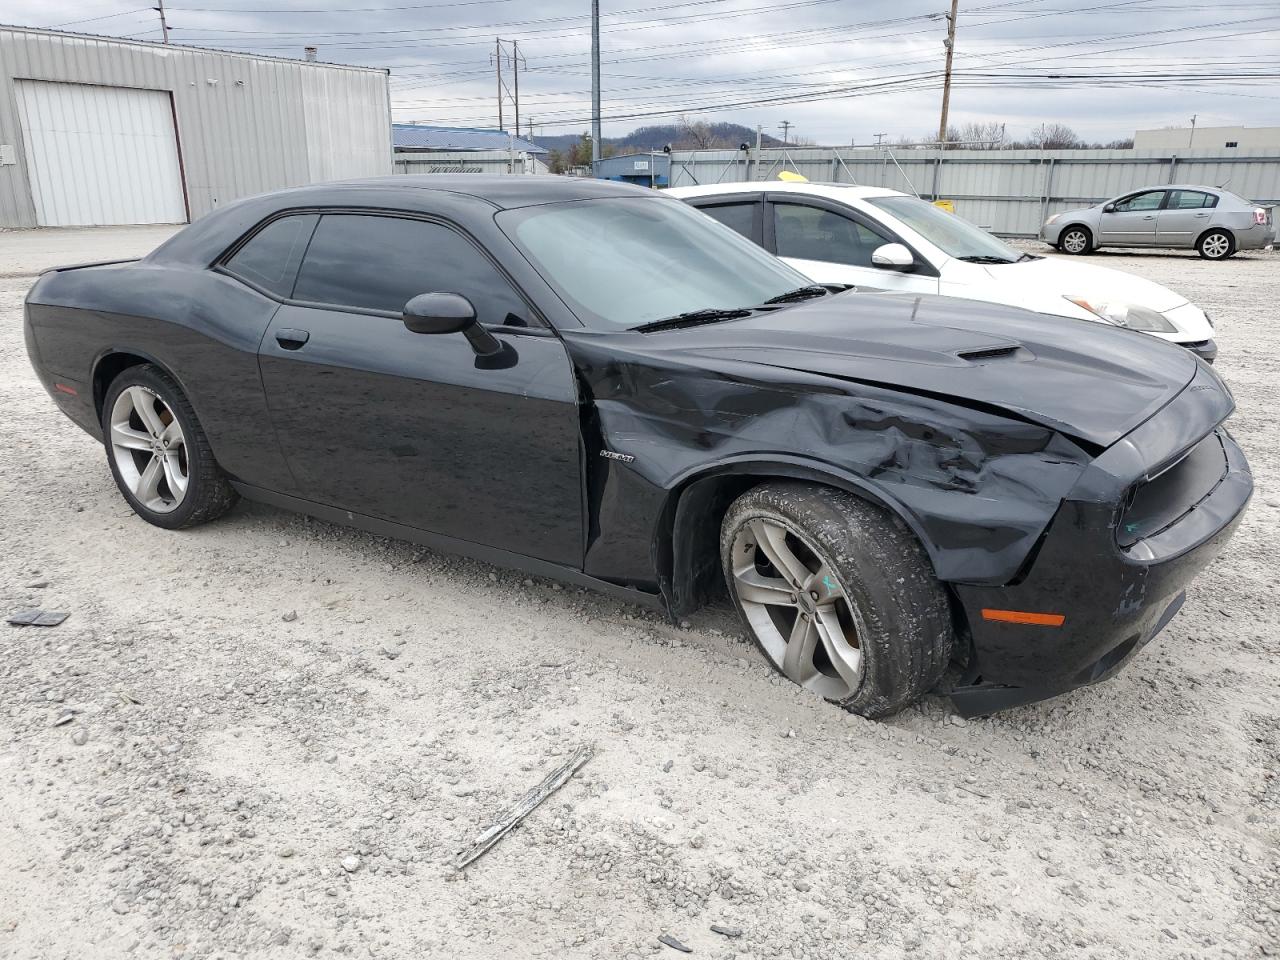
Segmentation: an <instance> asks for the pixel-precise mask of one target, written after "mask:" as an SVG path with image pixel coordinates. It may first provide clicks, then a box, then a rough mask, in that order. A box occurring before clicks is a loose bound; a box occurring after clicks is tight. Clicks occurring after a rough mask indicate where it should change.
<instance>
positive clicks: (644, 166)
mask: <svg viewBox="0 0 1280 960" xmlns="http://www.w3.org/2000/svg"><path fill="white" fill-rule="evenodd" d="M592 173H593V175H594V176H595V177H596V179H598V180H620V181H622V182H623V183H634V184H638V185H639V186H642V187H649V186H654V187H665V186H669V184H670V174H671V157H670V156H669V155H667V154H665V153H660V152H659V151H657V150H654V151H653V152H651V153H623V154H620V155H618V156H616V157H606V158H604V159H602V160H597V161H596V162H595V163H594V164H592Z"/></svg>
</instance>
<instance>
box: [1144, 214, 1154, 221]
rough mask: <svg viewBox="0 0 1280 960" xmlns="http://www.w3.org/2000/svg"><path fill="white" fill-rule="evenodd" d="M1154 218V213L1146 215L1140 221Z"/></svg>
mask: <svg viewBox="0 0 1280 960" xmlns="http://www.w3.org/2000/svg"><path fill="white" fill-rule="evenodd" d="M1155 218H1156V217H1155V214H1154V213H1150V214H1147V216H1145V217H1143V218H1142V219H1143V220H1154V219H1155Z"/></svg>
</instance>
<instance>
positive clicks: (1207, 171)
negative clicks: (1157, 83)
mask: <svg viewBox="0 0 1280 960" xmlns="http://www.w3.org/2000/svg"><path fill="white" fill-rule="evenodd" d="M753 152H754V151H753ZM753 161H754V158H753V157H751V156H749V155H748V154H747V153H745V152H743V151H740V150H702V151H677V152H675V153H673V154H672V155H671V185H672V186H673V187H687V186H692V185H694V184H712V183H731V182H735V181H744V180H750V179H753V178H755V177H758V178H759V179H762V180H772V179H776V178H777V175H778V172H779V171H781V170H792V171H794V172H796V173H800V174H803V175H804V176H806V177H808V178H809V179H810V180H814V181H822V182H826V183H858V184H862V185H863V186H873V187H887V188H889V189H891V190H901V191H903V192H905V193H918V194H919V195H920V196H922V197H924V198H925V199H929V200H936V199H949V200H954V201H955V202H956V213H958V214H959V215H960V216H962V217H964V218H965V219H967V220H970V221H972V222H973V223H977V224H980V225H981V226H984V227H987V228H988V229H990V230H992V231H994V232H995V233H999V234H1002V235H1005V236H1025V237H1031V236H1035V235H1036V234H1037V233H1038V232H1039V230H1040V225H1041V224H1042V223H1043V222H1044V219H1045V218H1046V217H1047V216H1049V215H1050V214H1053V213H1057V212H1059V211H1061V210H1068V209H1071V208H1072V207H1081V206H1089V205H1091V204H1094V203H1099V202H1101V201H1103V200H1107V199H1110V198H1111V197H1114V196H1116V195H1117V194H1120V193H1124V192H1125V191H1126V190H1134V189H1137V188H1139V187H1144V186H1153V185H1159V184H1163V183H1198V184H1207V185H1209V186H1224V185H1225V187H1226V188H1227V189H1228V190H1231V191H1232V192H1233V193H1237V194H1239V195H1240V196H1242V197H1245V198H1246V199H1248V200H1252V201H1254V202H1255V203H1260V204H1263V205H1267V206H1272V205H1280V154H1278V153H1277V151H1274V150H1270V151H1269V150H1232V151H1230V152H1229V153H1224V152H1222V151H1214V150H1207V151H1206V150H1195V151H1181V152H1178V153H1177V154H1176V155H1175V154H1172V153H1165V152H1160V151H1152V150H1046V151H1040V150H998V151H997V150H993V151H980V150H894V151H888V150H884V151H878V150H853V149H849V150H840V149H836V148H830V147H802V148H789V149H787V150H785V151H784V150H782V149H765V150H762V151H761V152H760V157H759V163H758V165H757V164H755V163H754V162H753Z"/></svg>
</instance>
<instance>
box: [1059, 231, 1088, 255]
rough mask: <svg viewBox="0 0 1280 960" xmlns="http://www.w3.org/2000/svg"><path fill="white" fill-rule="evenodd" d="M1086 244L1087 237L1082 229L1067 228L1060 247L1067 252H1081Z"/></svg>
mask: <svg viewBox="0 0 1280 960" xmlns="http://www.w3.org/2000/svg"><path fill="white" fill-rule="evenodd" d="M1088 245H1089V238H1088V237H1086V236H1085V234H1084V231H1083V230H1068V231H1067V235H1066V236H1065V237H1063V238H1062V249H1063V250H1066V251H1067V253H1083V252H1084V248H1085V247H1087V246H1088Z"/></svg>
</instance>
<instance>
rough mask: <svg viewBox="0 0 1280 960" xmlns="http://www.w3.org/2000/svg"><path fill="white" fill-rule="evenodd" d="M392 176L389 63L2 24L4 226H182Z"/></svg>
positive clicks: (0, 188) (0, 193) (0, 207)
mask: <svg viewBox="0 0 1280 960" xmlns="http://www.w3.org/2000/svg"><path fill="white" fill-rule="evenodd" d="M389 173H391V108H390V100H389V94H388V86H387V74H386V71H384V70H375V69H369V68H364V67H346V66H335V65H331V64H322V63H312V62H307V61H302V60H285V59H279V58H274V57H259V56H250V55H244V54H238V53H226V52H223V51H218V50H203V49H199V48H195V47H185V46H173V45H167V44H161V43H146V42H142V41H132V40H116V39H112V38H104V37H92V36H84V35H79V34H69V33H58V32H55V31H49V30H35V29H27V28H22V27H0V227H36V226H41V227H61V226H79V225H93V224H123V223H183V222H186V221H188V220H191V219H193V218H195V217H198V216H200V215H201V214H203V213H207V212H208V211H209V210H212V209H213V208H214V207H216V206H218V205H219V204H222V203H227V202H229V201H231V200H235V199H236V198H238V197H243V196H248V195H250V194H255V193H261V192H263V191H267V190H276V189H279V188H281V187H288V186H295V185H298V184H304V183H314V182H317V181H323V180H339V179H343V178H349V177H362V176H377V175H382V174H389Z"/></svg>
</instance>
